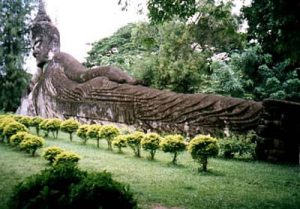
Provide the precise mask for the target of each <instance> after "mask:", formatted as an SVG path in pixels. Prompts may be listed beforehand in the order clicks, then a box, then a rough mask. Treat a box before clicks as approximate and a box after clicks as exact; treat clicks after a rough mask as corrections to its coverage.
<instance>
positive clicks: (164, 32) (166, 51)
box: [132, 20, 208, 93]
mask: <svg viewBox="0 0 300 209" xmlns="http://www.w3.org/2000/svg"><path fill="white" fill-rule="evenodd" d="M132 36H133V40H134V42H135V43H136V45H138V46H140V47H142V49H144V51H145V52H144V53H143V54H141V56H140V57H139V58H138V59H137V60H136V62H135V64H134V65H133V67H132V73H133V75H134V76H135V77H137V78H138V79H139V80H142V81H143V82H144V83H145V84H146V85H150V86H153V87H155V88H158V89H170V90H173V91H176V92H185V93H193V92H197V91H198V90H199V87H200V83H202V82H203V80H204V75H205V74H206V73H207V70H208V68H207V63H206V62H207V61H206V60H207V57H208V54H206V53H202V52H200V51H196V50H195V49H194V48H193V47H192V45H193V43H194V42H195V38H194V36H193V33H191V29H190V26H188V25H186V24H185V23H183V22H179V21H176V20H174V21H170V22H166V23H163V24H162V25H159V26H153V25H149V24H146V23H142V24H140V25H138V27H137V28H136V29H135V31H134V32H133V35H132Z"/></svg>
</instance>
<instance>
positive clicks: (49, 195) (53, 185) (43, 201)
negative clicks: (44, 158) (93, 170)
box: [9, 165, 87, 209]
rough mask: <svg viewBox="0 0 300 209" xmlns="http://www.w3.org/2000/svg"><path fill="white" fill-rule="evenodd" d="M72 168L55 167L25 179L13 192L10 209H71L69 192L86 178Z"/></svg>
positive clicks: (82, 173)
mask: <svg viewBox="0 0 300 209" xmlns="http://www.w3.org/2000/svg"><path fill="white" fill-rule="evenodd" d="M86 175H87V174H86V172H84V171H80V170H79V169H77V168H74V167H73V166H65V165H62V166H56V167H51V168H48V169H45V170H43V171H41V172H40V173H39V174H35V175H32V176H29V177H27V178H25V180H24V181H23V182H21V183H19V184H18V185H17V186H16V187H15V188H14V190H13V193H12V196H11V198H10V201H9V208H10V209H20V208H27V209H35V208H47V209H59V208H64V209H71V208H72V207H71V206H70V190H71V187H72V185H76V184H78V183H79V182H80V181H81V180H82V179H83V178H85V176H86Z"/></svg>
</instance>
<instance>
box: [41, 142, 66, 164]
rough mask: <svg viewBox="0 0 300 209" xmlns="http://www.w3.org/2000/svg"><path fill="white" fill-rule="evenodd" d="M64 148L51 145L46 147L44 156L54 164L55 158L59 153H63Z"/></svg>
mask: <svg viewBox="0 0 300 209" xmlns="http://www.w3.org/2000/svg"><path fill="white" fill-rule="evenodd" d="M63 151H64V150H63V149H62V148H60V147H57V146H51V147H47V148H45V149H44V152H43V157H44V158H45V159H46V160H48V161H49V163H50V164H53V162H54V161H55V158H56V156H57V155H58V154H60V153H62V152H63Z"/></svg>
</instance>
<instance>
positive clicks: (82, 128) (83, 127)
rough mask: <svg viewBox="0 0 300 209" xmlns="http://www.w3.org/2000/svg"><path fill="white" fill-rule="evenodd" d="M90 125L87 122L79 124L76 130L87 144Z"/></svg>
mask: <svg viewBox="0 0 300 209" xmlns="http://www.w3.org/2000/svg"><path fill="white" fill-rule="evenodd" d="M89 126H90V125H87V124H84V125H81V126H79V128H78V129H77V131H76V135H77V136H78V137H80V138H81V139H82V140H83V144H86V142H87V140H88V134H87V132H88V130H89Z"/></svg>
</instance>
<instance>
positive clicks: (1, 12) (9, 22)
mask: <svg viewBox="0 0 300 209" xmlns="http://www.w3.org/2000/svg"><path fill="white" fill-rule="evenodd" d="M33 2H34V0H15V1H10V0H1V1H0V101H1V102H0V109H1V110H4V111H12V112H14V111H15V110H16V109H17V107H18V106H19V104H20V98H21V96H22V94H23V93H24V90H25V89H26V87H27V84H28V82H29V79H30V76H29V74H28V73H27V72H25V70H24V69H23V65H24V59H25V57H26V56H27V55H28V51H29V49H30V47H28V46H29V22H30V21H29V20H30V12H31V10H32V8H33V6H34V5H33Z"/></svg>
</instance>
